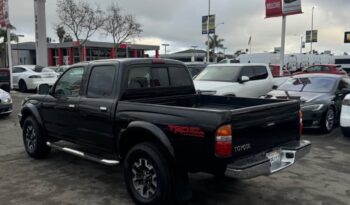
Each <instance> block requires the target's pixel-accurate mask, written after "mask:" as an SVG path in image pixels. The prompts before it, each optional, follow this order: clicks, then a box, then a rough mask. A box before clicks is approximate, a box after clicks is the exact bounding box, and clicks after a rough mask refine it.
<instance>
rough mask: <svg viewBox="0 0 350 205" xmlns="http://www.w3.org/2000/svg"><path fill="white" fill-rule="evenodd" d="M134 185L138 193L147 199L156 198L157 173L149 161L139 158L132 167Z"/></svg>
mask: <svg viewBox="0 0 350 205" xmlns="http://www.w3.org/2000/svg"><path fill="white" fill-rule="evenodd" d="M131 172H132V184H133V188H134V189H135V190H136V192H137V193H138V194H139V195H140V196H141V197H142V198H145V199H151V198H152V197H154V196H155V194H156V192H157V188H158V183H157V173H156V170H155V168H154V166H153V164H152V162H150V161H149V160H147V159H145V158H139V159H138V160H137V161H135V162H134V164H133V166H132V170H131Z"/></svg>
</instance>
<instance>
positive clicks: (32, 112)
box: [20, 103, 44, 128]
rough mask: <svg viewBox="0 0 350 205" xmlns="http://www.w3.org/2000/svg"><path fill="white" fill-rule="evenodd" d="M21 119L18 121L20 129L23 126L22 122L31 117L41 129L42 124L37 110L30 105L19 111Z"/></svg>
mask: <svg viewBox="0 0 350 205" xmlns="http://www.w3.org/2000/svg"><path fill="white" fill-rule="evenodd" d="M21 114H22V117H21V119H20V125H21V127H22V126H23V124H24V121H25V119H26V118H27V117H29V116H32V117H34V119H35V120H36V121H37V122H38V124H39V126H40V127H41V128H43V126H44V124H43V121H42V119H41V117H40V114H39V111H38V109H37V108H36V107H35V106H34V105H33V104H31V103H27V104H26V105H25V106H24V107H23V108H22V110H21Z"/></svg>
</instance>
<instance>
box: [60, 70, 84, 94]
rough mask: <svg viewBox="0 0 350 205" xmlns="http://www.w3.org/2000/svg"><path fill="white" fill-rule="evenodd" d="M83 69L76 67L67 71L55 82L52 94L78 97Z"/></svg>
mask: <svg viewBox="0 0 350 205" xmlns="http://www.w3.org/2000/svg"><path fill="white" fill-rule="evenodd" d="M84 70H85V69H84V67H76V68H72V69H70V70H69V71H67V72H66V73H65V74H64V75H63V76H62V77H61V78H60V79H59V81H58V82H57V84H56V87H55V91H54V94H56V95H59V96H65V97H76V96H79V92H80V87H81V82H82V79H83V74H84Z"/></svg>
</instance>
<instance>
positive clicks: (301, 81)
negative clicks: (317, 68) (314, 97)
mask: <svg viewBox="0 0 350 205" xmlns="http://www.w3.org/2000/svg"><path fill="white" fill-rule="evenodd" d="M336 82H337V79H336V78H327V77H310V78H307V77H305V78H291V79H289V80H287V81H286V82H285V83H283V84H282V85H281V86H280V87H279V88H278V89H279V90H285V91H297V92H314V93H328V92H331V91H332V90H333V88H334V86H335V84H336Z"/></svg>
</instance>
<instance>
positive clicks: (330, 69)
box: [294, 64, 348, 76]
mask: <svg viewBox="0 0 350 205" xmlns="http://www.w3.org/2000/svg"><path fill="white" fill-rule="evenodd" d="M306 73H330V74H337V75H345V76H347V75H348V74H347V72H346V71H345V70H343V69H342V67H341V66H340V65H331V64H330V65H314V66H311V67H308V68H305V69H304V70H302V71H301V72H296V73H294V75H298V74H306Z"/></svg>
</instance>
